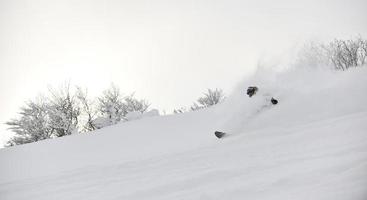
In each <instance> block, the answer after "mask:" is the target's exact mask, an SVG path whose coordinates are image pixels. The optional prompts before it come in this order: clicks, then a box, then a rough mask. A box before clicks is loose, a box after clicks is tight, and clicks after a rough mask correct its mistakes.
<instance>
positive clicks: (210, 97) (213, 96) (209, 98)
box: [191, 89, 225, 110]
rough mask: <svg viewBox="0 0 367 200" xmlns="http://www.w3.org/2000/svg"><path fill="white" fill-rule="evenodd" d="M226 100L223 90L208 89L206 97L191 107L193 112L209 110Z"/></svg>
mask: <svg viewBox="0 0 367 200" xmlns="http://www.w3.org/2000/svg"><path fill="white" fill-rule="evenodd" d="M224 99H225V96H224V93H223V91H222V90H221V89H215V90H211V89H208V91H207V92H206V93H204V96H203V97H200V98H199V99H198V100H197V103H196V102H195V103H194V104H193V105H192V106H191V110H199V109H202V108H207V107H210V106H213V105H215V104H218V103H221V102H222V101H224Z"/></svg>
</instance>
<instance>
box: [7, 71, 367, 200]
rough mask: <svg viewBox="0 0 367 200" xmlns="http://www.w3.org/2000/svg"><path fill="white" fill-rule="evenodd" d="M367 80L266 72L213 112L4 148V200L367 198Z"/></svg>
mask: <svg viewBox="0 0 367 200" xmlns="http://www.w3.org/2000/svg"><path fill="white" fill-rule="evenodd" d="M366 77H367V68H366V67H361V68H356V69H351V70H348V71H346V72H341V71H337V72H335V71H323V70H306V69H293V70H288V71H285V72H278V73H275V72H266V71H264V72H259V73H256V74H255V75H254V76H252V77H251V78H247V79H246V80H245V81H243V82H242V83H241V84H239V85H238V88H237V89H235V91H234V92H233V94H232V95H231V96H229V97H228V98H227V99H226V101H225V102H224V103H222V104H219V105H216V106H213V107H210V108H207V109H202V110H199V111H195V112H187V113H181V114H176V115H165V116H159V113H158V111H154V113H150V114H149V117H144V116H131V118H134V119H136V120H134V121H129V122H125V123H119V124H116V125H113V126H110V127H106V128H103V129H100V130H97V131H94V132H91V133H88V134H76V135H72V136H67V137H62V138H56V139H51V140H44V141H40V142H36V143H32V144H26V145H20V146H15V147H10V148H5V149H0V163H1V164H0V199H1V200H23V199H24V200H43V199H44V200H51V199H52V200H56V199H60V200H61V199H62V200H71V199H74V200H76V199H78V200H80V199H88V200H94V199H96V200H97V199H103V200H110V199H111V200H117V199H129V200H135V199H160V200H165V199H167V200H172V199H184V200H191V199H203V200H210V199H213V200H215V199H218V200H223V199H238V200H240V199H241V200H243V199H252V200H253V199H261V200H264V199H271V200H278V199H279V200H285V199H292V200H294V199H297V200H306V199H312V200H326V199H327V200H365V199H367V78H366ZM252 85H255V86H257V87H258V88H259V91H258V93H257V94H256V95H255V96H253V97H251V98H249V97H248V96H247V95H246V89H247V87H248V86H252ZM271 97H274V98H276V99H277V100H278V101H279V103H278V104H277V105H271V104H270V103H269V98H271ZM215 131H223V132H226V133H227V135H226V136H225V137H223V138H221V139H218V138H216V137H215V135H214V132H215Z"/></svg>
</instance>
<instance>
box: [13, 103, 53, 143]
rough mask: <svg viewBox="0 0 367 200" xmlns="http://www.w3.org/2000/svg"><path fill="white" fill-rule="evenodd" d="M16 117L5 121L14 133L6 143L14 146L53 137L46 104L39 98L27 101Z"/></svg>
mask: <svg viewBox="0 0 367 200" xmlns="http://www.w3.org/2000/svg"><path fill="white" fill-rule="evenodd" d="M19 114H20V117H19V118H18V119H12V120H10V121H8V122H6V124H7V125H9V126H10V128H9V129H10V130H12V131H13V132H14V133H15V136H14V137H12V138H11V139H10V140H9V141H8V143H7V145H8V146H14V145H18V144H25V143H30V142H36V141H39V140H44V139H47V138H51V137H53V133H54V131H55V130H54V129H53V128H52V127H50V126H49V118H48V105H47V104H46V103H45V101H44V100H43V99H42V98H40V99H39V100H38V101H29V102H27V103H26V106H24V107H22V108H21V112H20V113H19Z"/></svg>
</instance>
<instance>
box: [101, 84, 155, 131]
mask: <svg viewBox="0 0 367 200" xmlns="http://www.w3.org/2000/svg"><path fill="white" fill-rule="evenodd" d="M98 101H99V111H100V114H101V116H100V117H98V119H96V120H95V124H96V126H97V127H98V128H102V127H105V126H110V125H113V124H116V123H118V122H120V121H128V120H132V118H134V117H131V116H130V118H128V117H127V115H128V114H129V113H140V114H142V113H144V112H146V111H147V109H148V108H149V106H150V104H149V103H148V102H147V101H146V100H144V99H137V98H135V97H134V94H131V95H129V96H123V95H122V94H121V93H120V90H119V88H117V87H116V86H115V85H112V86H111V88H110V89H108V90H106V91H104V93H103V95H102V96H101V97H99V98H98ZM131 115H133V114H131Z"/></svg>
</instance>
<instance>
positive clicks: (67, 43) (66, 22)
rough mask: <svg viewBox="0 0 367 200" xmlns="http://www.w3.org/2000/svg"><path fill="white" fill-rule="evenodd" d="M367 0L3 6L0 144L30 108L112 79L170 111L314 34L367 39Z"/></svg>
mask: <svg viewBox="0 0 367 200" xmlns="http://www.w3.org/2000/svg"><path fill="white" fill-rule="evenodd" d="M366 8H367V1H366V0H344V1H342V0H328V1H327V0H324V1H323V0H302V1H296V0H277V1H272V0H269V1H265V0H247V1H246V0H238V1H235V0H222V1H215V0H211V1H209V0H206V1H204V0H181V1H173V0H155V1H148V0H146V1H143V0H131V1H123V0H111V1H102V0H99V1H97V0H94V1H93V0H79V1H71V0H59V1H53V0H0V94H1V96H0V98H1V99H0V123H1V124H0V146H1V142H2V141H5V140H6V139H7V137H9V135H10V134H9V131H6V128H7V127H6V126H5V125H3V123H4V122H5V121H7V120H9V119H10V118H12V117H16V116H17V115H16V113H17V112H18V111H19V107H20V106H22V105H23V102H24V101H25V100H28V99H32V98H34V97H35V96H37V95H38V94H39V93H42V92H46V90H47V86H48V85H54V86H57V85H60V84H62V83H64V82H65V81H71V83H72V84H78V85H82V86H86V87H88V88H89V90H90V92H91V93H92V94H94V95H96V94H99V93H100V91H102V90H103V89H106V88H108V86H109V84H110V83H111V82H114V83H116V84H117V85H118V86H120V88H121V90H122V91H123V92H125V93H131V92H134V91H136V94H137V96H138V97H144V98H146V99H148V100H149V101H150V102H152V103H153V107H156V108H159V109H161V110H163V109H165V110H166V111H167V112H171V111H172V110H173V109H174V108H178V107H181V106H188V105H190V104H191V103H192V102H193V101H194V100H195V99H196V98H197V97H198V96H200V95H201V93H202V92H203V91H204V90H206V88H215V87H219V88H222V89H224V90H225V92H226V93H227V94H228V93H229V92H230V91H231V88H232V87H233V86H234V85H235V84H236V83H237V82H238V81H239V80H240V79H241V78H242V77H243V76H245V75H246V74H248V73H251V72H252V71H253V70H254V67H255V66H256V63H257V61H258V59H259V58H260V57H261V56H263V55H267V54H273V53H278V54H279V53H282V51H285V50H287V49H289V48H291V47H292V45H294V44H295V43H297V42H298V43H299V42H300V41H302V40H305V39H308V38H314V37H316V38H319V39H320V38H321V39H332V38H333V37H342V38H343V37H344V38H345V37H347V38H348V37H351V36H356V35H357V34H360V35H361V36H363V37H366V36H367V12H366Z"/></svg>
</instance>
